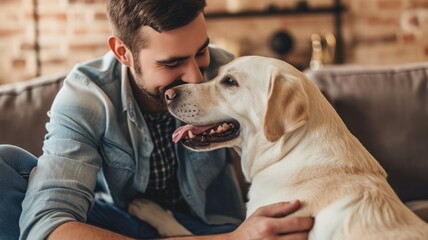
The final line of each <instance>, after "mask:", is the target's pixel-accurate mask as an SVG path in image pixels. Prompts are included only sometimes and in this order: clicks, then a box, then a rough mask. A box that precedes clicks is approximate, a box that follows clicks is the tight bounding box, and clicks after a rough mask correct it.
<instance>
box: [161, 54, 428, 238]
mask: <svg viewBox="0 0 428 240" xmlns="http://www.w3.org/2000/svg"><path fill="white" fill-rule="evenodd" d="M168 91H169V92H167V95H169V97H167V102H168V108H169V111H170V112H171V113H172V114H173V115H175V116H176V117H177V118H179V119H180V120H182V121H184V122H186V123H189V124H193V125H208V124H213V123H217V122H225V121H230V120H232V119H235V120H237V121H238V122H239V124H240V134H239V137H238V138H236V139H233V140H229V141H227V142H220V143H212V144H209V145H208V146H204V147H202V146H201V147H196V146H194V147H190V148H192V149H193V150H197V151H208V150H212V149H216V148H220V147H233V148H234V149H235V150H236V151H237V152H238V153H240V155H241V163H242V170H243V173H244V175H245V177H246V179H247V180H248V181H249V182H251V187H250V191H249V201H248V204H247V216H249V215H251V214H252V213H253V212H254V211H255V210H256V209H257V208H258V207H261V206H264V205H267V204H270V203H275V202H279V201H292V200H295V199H300V200H301V202H302V207H301V208H300V209H299V210H298V211H297V212H295V213H294V214H293V215H294V216H313V217H315V224H314V227H313V229H312V230H311V232H310V235H309V236H310V239H328V240H330V239H347V240H351V239H373V240H379V239H421V240H426V239H428V224H427V223H425V222H424V221H422V220H421V219H419V218H418V217H417V216H416V215H415V214H414V213H413V212H412V211H410V210H409V209H408V208H407V207H406V206H405V205H404V204H403V203H402V202H401V201H400V200H399V198H398V197H397V195H396V194H395V193H394V191H393V190H392V189H391V187H390V186H389V185H388V183H387V181H386V173H385V171H384V170H383V169H382V167H381V166H380V165H379V164H378V162H377V161H376V160H375V159H374V158H373V157H372V155H371V154H370V153H369V152H368V151H367V150H366V149H365V148H364V147H363V145H362V144H361V143H360V142H359V141H358V140H357V139H356V138H355V137H354V136H353V135H352V134H351V133H350V132H349V131H348V129H347V127H346V126H345V124H344V123H343V121H342V120H341V119H340V117H339V116H338V114H337V113H336V112H335V110H334V109H333V108H332V106H331V105H330V104H329V102H328V101H327V100H326V99H325V98H324V96H323V95H322V93H321V92H320V91H319V89H318V88H317V87H316V85H315V84H314V83H313V82H311V81H310V80H309V79H307V78H306V76H305V75H304V74H303V73H301V72H300V71H298V70H297V69H295V68H293V67H292V66H291V65H289V64H287V63H285V62H283V61H280V60H276V59H271V58H263V57H256V56H248V57H242V58H238V59H236V60H234V61H233V62H231V63H229V64H227V65H226V66H224V67H223V68H222V69H221V70H220V72H219V75H218V76H217V77H216V78H215V79H214V80H212V81H209V82H206V83H202V84H187V85H181V86H177V87H174V88H173V89H170V90H168ZM189 113H191V114H189Z"/></svg>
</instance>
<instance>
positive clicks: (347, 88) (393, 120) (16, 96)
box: [0, 63, 428, 222]
mask: <svg viewBox="0 0 428 240" xmlns="http://www.w3.org/2000/svg"><path fill="white" fill-rule="evenodd" d="M305 73H306V74H307V76H309V78H310V79H312V80H313V81H315V83H316V84H317V85H318V86H319V87H320V89H321V90H322V91H323V93H324V94H325V96H326V97H327V98H328V99H329V101H330V102H331V103H332V105H333V106H334V107H335V109H336V110H337V112H338V113H339V115H340V116H341V117H342V119H343V120H344V122H345V123H346V125H347V126H348V128H349V129H350V131H351V132H352V133H353V134H354V135H355V136H356V137H357V138H358V139H359V140H360V141H361V142H362V143H363V145H364V146H365V147H366V148H367V149H368V150H369V152H371V153H372V155H374V157H375V158H376V159H377V160H378V161H379V162H380V163H381V165H382V166H383V167H384V168H385V170H386V171H387V173H388V174H389V177H388V181H389V182H390V184H391V185H392V187H393V188H394V190H395V191H396V192H397V194H398V196H399V197H400V198H401V199H402V200H403V201H404V202H405V203H406V204H407V205H408V206H409V207H410V208H411V209H412V210H413V211H415V212H416V213H417V214H418V215H419V216H421V217H422V218H423V219H424V220H425V221H427V222H428V63H422V64H406V65H399V66H384V67H380V66H373V67H361V66H347V65H343V66H330V67H325V68H324V69H322V70H318V71H311V70H307V71H305ZM64 78H65V75H64V74H60V75H56V76H49V77H41V78H37V79H33V80H30V81H27V82H23V83H19V84H11V85H3V86H0V144H5V143H6V144H13V145H17V146H20V147H22V148H24V149H26V150H28V151H29V152H31V153H33V154H34V155H36V156H39V155H40V154H41V153H42V144H43V136H44V134H45V133H46V130H45V127H44V125H45V123H46V121H48V116H47V111H48V110H49V108H50V105H51V103H52V101H53V99H54V97H55V95H56V93H57V92H58V90H59V89H60V87H61V85H62V81H63V79H64Z"/></svg>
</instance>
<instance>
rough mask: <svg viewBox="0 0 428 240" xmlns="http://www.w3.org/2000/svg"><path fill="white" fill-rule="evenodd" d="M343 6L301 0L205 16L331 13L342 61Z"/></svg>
mask: <svg viewBox="0 0 428 240" xmlns="http://www.w3.org/2000/svg"><path fill="white" fill-rule="evenodd" d="M345 11H346V9H345V7H344V6H343V5H342V4H341V0H334V4H333V5H332V6H330V7H310V6H309V5H308V4H307V3H306V1H302V2H301V3H300V4H298V5H297V6H296V8H294V9H293V8H285V9H281V8H277V7H276V6H274V5H273V6H270V7H269V8H268V9H266V10H264V11H241V12H233V13H232V12H207V13H205V18H206V19H207V20H216V19H234V18H250V17H286V16H296V15H318V14H331V15H333V17H334V20H333V21H334V22H333V24H334V29H335V33H334V34H335V36H336V49H337V51H336V56H335V60H336V61H335V62H336V63H343V62H344V49H343V37H342V13H343V12H345Z"/></svg>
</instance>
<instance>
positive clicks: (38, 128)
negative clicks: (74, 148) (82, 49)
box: [0, 74, 65, 156]
mask: <svg viewBox="0 0 428 240" xmlns="http://www.w3.org/2000/svg"><path fill="white" fill-rule="evenodd" d="M64 78H65V74H58V75H54V76H45V77H39V78H35V79H32V80H29V81H25V82H20V83H13V84H6V85H0V113H1V114H0V144H12V145H16V146H19V147H22V148H24V149H26V150H27V151H29V152H30V153H32V154H34V155H36V156H39V155H41V153H42V145H43V139H44V135H45V134H46V129H45V123H46V122H47V121H48V116H47V112H48V110H49V109H50V107H51V104H52V102H53V99H54V98H55V96H56V94H57V93H58V91H59V89H60V88H61V86H62V82H63V80H64Z"/></svg>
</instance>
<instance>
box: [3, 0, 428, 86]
mask: <svg viewBox="0 0 428 240" xmlns="http://www.w3.org/2000/svg"><path fill="white" fill-rule="evenodd" d="M299 1H300V0H270V1H256V0H207V3H208V7H207V13H210V12H216V11H231V12H234V11H240V10H263V9H266V8H268V7H269V6H270V5H272V4H274V5H275V6H276V7H278V8H293V7H295V6H296V5H297V3H298V2H299ZM35 2H38V5H37V8H35V4H34V3H35ZM333 2H334V1H333V0H308V1H307V3H308V5H309V6H313V7H325V6H330V5H332V4H333ZM342 3H343V4H344V5H345V6H346V8H347V11H346V12H345V13H344V14H343V28H342V29H343V37H344V50H345V51H344V53H345V62H346V63H358V64H392V63H405V62H418V61H427V60H428V40H426V39H428V38H427V36H428V35H427V33H428V2H427V1H426V0H342ZM35 9H36V10H37V11H38V15H37V18H35V17H34V10H35ZM104 10H105V7H104V0H1V1H0V50H1V53H2V54H1V55H0V84H4V83H8V82H16V81H22V80H26V79H29V78H32V77H34V76H36V75H37V74H41V75H46V74H53V73H58V72H67V71H69V69H70V68H71V67H72V66H73V65H74V64H75V63H77V62H81V61H85V60H89V59H92V58H95V57H98V56H101V55H102V54H103V53H105V52H106V51H108V47H107V44H106V41H107V37H108V35H109V34H110V28H109V26H108V23H107V19H106V17H105V12H104ZM36 20H37V21H38V23H39V24H38V26H39V29H38V30H39V31H38V39H39V41H38V43H39V45H36V44H35V39H36V36H37V33H36V31H35V26H36V24H35V23H36ZM333 20H334V18H333V16H332V15H331V14H320V15H293V16H279V17H252V18H242V19H229V18H224V19H208V20H207V25H208V31H209V34H210V37H211V39H212V42H214V43H216V44H218V45H221V46H223V47H226V48H228V49H230V50H231V51H233V52H235V53H236V54H237V55H245V54H258V55H264V56H271V57H279V58H282V59H284V60H287V61H289V62H291V63H292V64H294V65H297V66H299V67H301V68H304V67H307V66H308V64H309V61H310V58H311V48H310V46H311V43H310V36H311V34H312V33H320V34H323V33H326V32H334V23H333ZM279 30H282V31H286V32H288V33H289V34H290V35H291V36H292V38H293V48H292V50H291V51H290V52H289V53H287V54H284V55H281V56H279V55H278V54H276V53H275V52H274V51H273V50H272V49H271V48H270V44H269V41H270V40H271V38H272V36H273V33H275V32H277V31H279ZM37 48H38V49H39V51H36V50H37ZM37 60H39V61H37Z"/></svg>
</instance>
